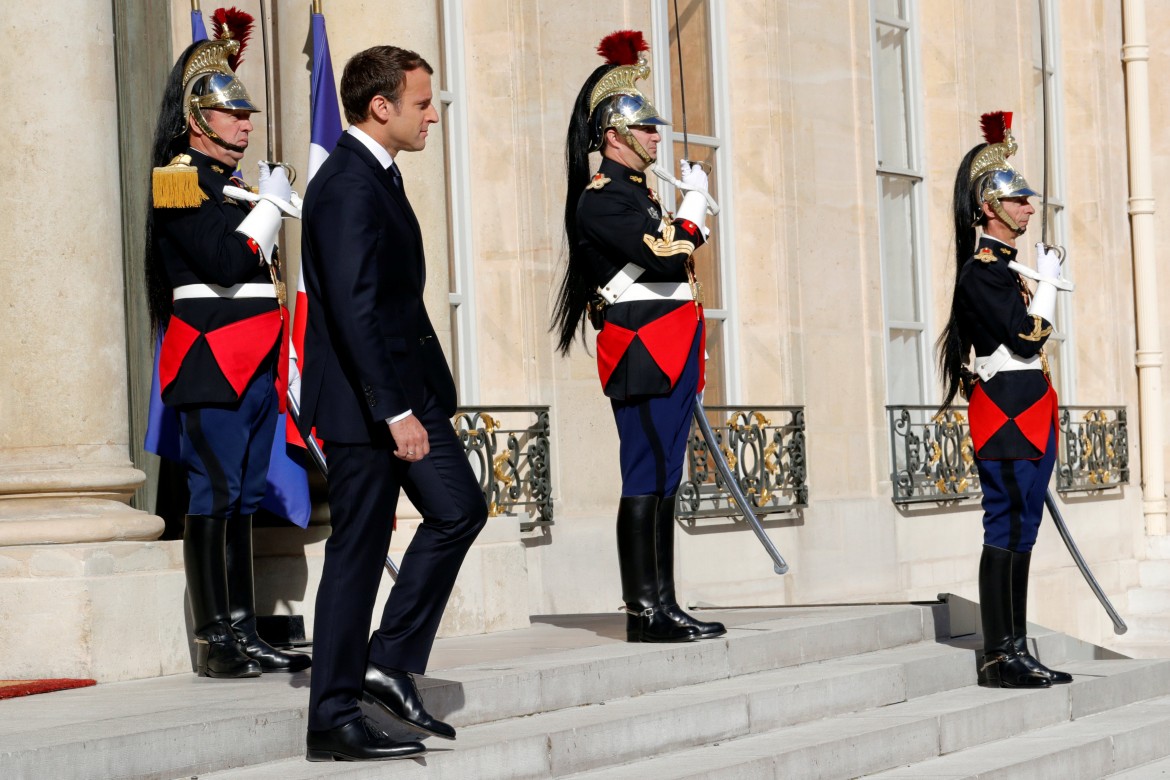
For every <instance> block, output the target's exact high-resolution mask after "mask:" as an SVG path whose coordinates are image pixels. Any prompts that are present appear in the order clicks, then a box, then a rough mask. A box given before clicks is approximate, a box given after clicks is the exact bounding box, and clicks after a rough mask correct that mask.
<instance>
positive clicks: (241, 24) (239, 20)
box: [211, 7, 255, 70]
mask: <svg viewBox="0 0 1170 780" xmlns="http://www.w3.org/2000/svg"><path fill="white" fill-rule="evenodd" d="M254 22H255V19H254V18H253V16H252V15H251V14H250V13H247V12H245V11H241V10H240V9H239V8H235V7H232V8H217V9H215V13H213V14H212V15H211V24H212V28H213V29H214V30H215V39H216V40H222V39H224V38H232V39H234V40H237V41H239V42H240V50H239V51H238V52H236V53H235V54H234V55H233V56H231V57H229V58H228V65H230V66H231V69H232V70H235V69H236V68H238V67H240V63H241V62H243V61H244V49H245V48H247V46H248V39H249V38H251V37H252V24H253V23H254Z"/></svg>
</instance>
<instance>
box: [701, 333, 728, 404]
mask: <svg viewBox="0 0 1170 780" xmlns="http://www.w3.org/2000/svg"><path fill="white" fill-rule="evenodd" d="M723 360H724V350H723V321H722V320H715V319H710V318H708V319H707V388H706V390H704V391H703V403H704V404H707V405H708V406H721V405H723V404H726V403H727V391H726V390H725V389H724V388H725V384H724V382H723V374H724V370H723V365H724V364H723Z"/></svg>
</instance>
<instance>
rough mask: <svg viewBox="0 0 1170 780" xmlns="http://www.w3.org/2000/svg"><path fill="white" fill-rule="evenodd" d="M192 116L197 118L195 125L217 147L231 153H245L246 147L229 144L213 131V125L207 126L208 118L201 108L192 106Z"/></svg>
mask: <svg viewBox="0 0 1170 780" xmlns="http://www.w3.org/2000/svg"><path fill="white" fill-rule="evenodd" d="M191 116H192V117H194V118H195V124H196V125H198V126H199V129H200V130H202V131H203V134H204V135H206V136H207V137H208V138H210V139H211V141H212V143H214V144H216V145H217V146H222V147H223V148H224V149H227V150H228V151H229V152H240V153H243V152H244V147H242V146H236V145H235V144H229V143H228V142H227V141H225V140H223V139H222V138H220V137H219V133H217V132H215V131H214V130H212V129H211V125H209V124H207V118H206V117H204V116H203V112H202V111H201V110H200V109H199V106H191Z"/></svg>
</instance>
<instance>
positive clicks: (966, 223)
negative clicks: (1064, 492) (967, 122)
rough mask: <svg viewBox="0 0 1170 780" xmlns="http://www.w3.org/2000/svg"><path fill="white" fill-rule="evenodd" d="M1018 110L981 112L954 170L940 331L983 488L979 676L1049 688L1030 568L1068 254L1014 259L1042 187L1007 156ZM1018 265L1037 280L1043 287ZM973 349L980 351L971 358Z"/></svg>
mask: <svg viewBox="0 0 1170 780" xmlns="http://www.w3.org/2000/svg"><path fill="white" fill-rule="evenodd" d="M1011 116H1012V115H1011V114H1010V113H1005V112H995V113H991V114H984V116H983V132H984V138H985V139H986V143H982V144H979V145H977V146H975V147H974V148H972V149H971V150H970V151H969V152H968V153H967V155H966V156H965V157H964V158H963V161H962V163H960V165H959V170H958V173H957V174H956V177H955V186H954V201H953V212H954V225H955V287H954V295H953V300H952V303H951V315H950V319H949V321H948V323H947V326H946V329H945V330H944V332H943V334H942V336H941V337H940V338H939V341H938V352H939V366H940V368H941V369H942V374H943V377H944V382H945V385H946V387H945V399H946V400H945V401H944V402H943V404H942V408H943V409H946V408H947V407H949V406H950V404H951V402H952V401H953V400H954V398H955V396H956V394H958V393H959V392H960V390H962V391H963V392H964V394H965V395H966V396H967V397H968V400H969V403H970V406H969V409H968V414H969V418H970V424H971V440H972V445H973V448H974V455H975V463H976V466H977V467H978V470H979V479H980V484H981V486H982V489H983V554H982V557H981V559H980V562H979V604H980V613H981V617H982V620H983V647H984V650H983V655H982V661H981V662H980V681H981V682H982V683H983V684H985V685H990V686H992V687H1004V688H1046V687H1048V686H1050V685H1052V684H1053V683H1067V682H1072V676H1071V675H1069V674H1067V673H1065V672H1058V671H1054V670H1052V669H1049V668H1048V667H1046V666H1044V665H1043V664H1042V663H1040V662H1039V661H1038V660H1037V659H1036V658H1034V657H1033V656H1032V655H1031V654H1030V653H1029V652H1028V645H1027V604H1028V568H1029V565H1030V563H1031V558H1032V546H1033V545H1034V544H1035V543H1036V535H1037V531H1038V530H1039V528H1040V520H1041V517H1042V515H1043V512H1044V497H1045V494H1046V492H1047V489H1048V480H1049V478H1050V477H1051V475H1052V469H1053V465H1054V464H1055V461H1056V440H1057V425H1056V422H1057V399H1056V391H1055V390H1053V388H1052V383H1051V381H1050V377H1049V370H1048V363H1047V360H1046V359H1045V356H1044V343H1045V341H1047V339H1048V337H1049V336H1050V335H1051V334H1052V327H1053V321H1054V320H1055V318H1056V317H1055V312H1056V294H1057V290H1058V289H1067V288H1068V284H1067V283H1066V282H1065V281H1064V280H1063V279H1062V278H1061V263H1062V257H1061V256H1060V255H1059V253H1058V252H1057V251H1056V250H1054V249H1051V248H1048V247H1046V246H1045V245H1043V244H1037V245H1036V270H1035V271H1030V270H1028V269H1025V268H1023V267H1022V266H1019V265H1016V264H1015V260H1016V256H1017V249H1016V241H1017V239H1018V238H1019V237H1020V236H1022V235H1023V234H1024V231H1026V230H1027V229H1028V221H1029V219H1030V218H1031V216H1032V214H1033V213H1034V212H1035V209H1034V208H1033V206H1032V204H1031V203H1029V202H1028V198H1030V197H1036V196H1038V193H1036V192H1035V191H1034V190H1033V189H1032V188H1031V187H1030V186H1029V185H1028V182H1027V181H1025V180H1024V177H1023V176H1022V175H1021V174H1020V173H1019V171H1017V170H1016V169H1015V168H1014V167H1013V166H1012V164H1011V163H1010V162H1008V157H1010V156H1011V155H1012V154H1014V153H1015V151H1016V148H1017V147H1016V142H1015V139H1014V138H1013V137H1012V132H1011ZM1017 268H1020V269H1021V270H1022V271H1024V272H1025V273H1027V274H1028V275H1029V276H1031V277H1032V278H1034V279H1036V280H1037V281H1036V285H1035V289H1033V288H1032V287H1031V286H1029V284H1028V282H1026V281H1025V280H1024V278H1023V277H1022V276H1021V273H1020V271H1017V270H1016V269H1017ZM972 351H974V360H973V362H972V363H971V364H970V366H968V360H970V358H971V354H972Z"/></svg>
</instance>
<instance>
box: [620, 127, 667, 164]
mask: <svg viewBox="0 0 1170 780" xmlns="http://www.w3.org/2000/svg"><path fill="white" fill-rule="evenodd" d="M612 127H613V129H614V130H617V134H618V137H619V138H621V139H622V141H624V142H625V144H626V146H628V147H630V149H632V150H633V152H634V154H636V155H638V157H640V158H641V160H642V162H644V163H646V165H653V164H654V161H655V160H656V159H657V158H655V157H651V156H650V153H649V152H647V151H646V149H645V147H643V146H642V144H640V143H638V139H637V138H635V137H634V134H633V132H631V130H630V127H629V125H627V124H626V123H625V117H620V118H619V117H615V118H614V122H613V125H612Z"/></svg>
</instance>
